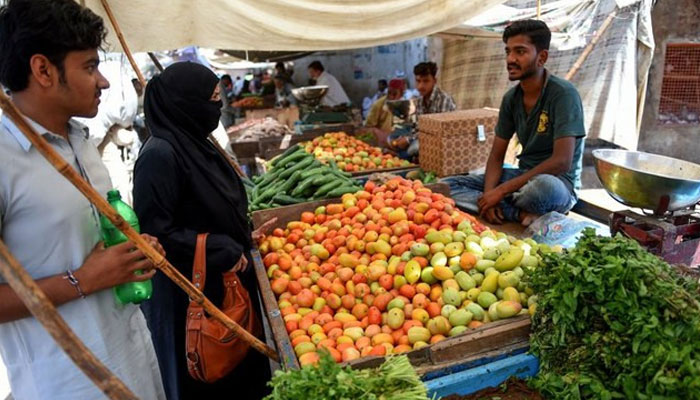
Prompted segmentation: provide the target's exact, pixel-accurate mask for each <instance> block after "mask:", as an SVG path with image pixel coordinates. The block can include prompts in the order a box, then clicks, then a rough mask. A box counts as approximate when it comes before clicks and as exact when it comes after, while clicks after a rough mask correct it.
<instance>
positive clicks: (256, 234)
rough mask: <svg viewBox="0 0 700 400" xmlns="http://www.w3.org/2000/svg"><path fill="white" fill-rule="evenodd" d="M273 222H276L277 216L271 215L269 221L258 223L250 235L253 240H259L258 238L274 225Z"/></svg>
mask: <svg viewBox="0 0 700 400" xmlns="http://www.w3.org/2000/svg"><path fill="white" fill-rule="evenodd" d="M275 222H277V217H273V218H272V219H270V220H269V221H267V222H265V223H264V224H262V225H260V227H259V228H258V229H256V230H254V231H253V233H252V234H251V236H252V237H253V241H255V242H258V241H260V239H262V238H263V236H265V235H267V232H268V231H269V230H270V227H272V225H274V224H275ZM244 258H245V257H244Z"/></svg>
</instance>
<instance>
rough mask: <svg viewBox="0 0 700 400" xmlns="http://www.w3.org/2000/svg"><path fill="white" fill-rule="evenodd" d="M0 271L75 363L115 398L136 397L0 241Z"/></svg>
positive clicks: (101, 388) (108, 395)
mask: <svg viewBox="0 0 700 400" xmlns="http://www.w3.org/2000/svg"><path fill="white" fill-rule="evenodd" d="M0 274H2V276H3V278H5V281H6V282H7V283H8V284H9V285H10V287H11V288H12V290H14V291H15V293H17V296H18V297H19V298H20V300H22V302H23V303H24V305H25V306H26V307H27V308H28V309H29V311H30V312H31V313H32V315H34V317H36V319H37V320H39V322H40V323H41V325H43V326H44V328H45V329H46V331H47V332H48V333H49V335H51V337H53V339H54V340H55V341H56V343H58V345H59V346H60V347H61V348H62V349H63V351H64V352H65V353H66V354H67V355H68V357H70V359H71V360H73V362H74V363H75V365H77V366H78V368H80V370H81V371H83V373H84V374H85V375H87V377H88V378H89V379H90V380H91V381H92V382H93V383H94V384H95V385H96V386H97V387H98V388H100V390H101V391H102V393H104V394H105V396H107V397H109V398H110V399H114V400H117V399H119V400H126V399H133V400H137V399H138V398H137V397H136V396H135V395H134V394H133V393H132V392H131V390H129V388H127V387H126V385H124V383H123V382H122V381H121V380H119V378H117V377H116V376H115V375H114V374H112V372H111V371H110V370H109V369H107V367H105V366H104V364H102V363H101V362H100V360H98V359H97V357H95V355H94V354H92V352H91V351H90V349H88V348H87V347H86V346H85V344H84V343H83V342H82V341H81V340H80V339H79V338H78V336H76V335H75V333H74V332H73V330H71V328H70V326H68V324H67V323H66V321H65V320H64V319H63V318H61V315H60V314H59V313H58V311H56V307H54V305H53V303H51V301H50V300H49V298H48V297H46V294H45V293H44V291H43V290H41V288H40V287H39V285H38V284H37V283H36V282H34V280H33V279H32V277H31V276H30V275H29V274H28V273H27V271H25V270H24V268H23V267H22V265H21V264H20V263H19V261H17V259H16V258H15V257H14V256H13V255H12V253H10V250H9V249H8V248H7V246H6V245H5V243H4V242H3V241H2V240H0Z"/></svg>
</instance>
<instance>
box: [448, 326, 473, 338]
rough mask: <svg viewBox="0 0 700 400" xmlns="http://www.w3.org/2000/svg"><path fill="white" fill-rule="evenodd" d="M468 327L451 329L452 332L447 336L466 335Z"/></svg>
mask: <svg viewBox="0 0 700 400" xmlns="http://www.w3.org/2000/svg"><path fill="white" fill-rule="evenodd" d="M467 329H468V328H467V327H466V326H461V325H460V326H455V327H454V328H452V329H450V332H448V333H447V336H449V337H452V336H457V335H459V334H460V333H464V332H466V331H467Z"/></svg>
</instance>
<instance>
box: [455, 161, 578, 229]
mask: <svg viewBox="0 0 700 400" xmlns="http://www.w3.org/2000/svg"><path fill="white" fill-rule="evenodd" d="M525 172H526V170H523V169H519V168H504V169H503V174H502V175H501V180H500V181H499V184H501V183H503V182H505V181H509V180H511V179H513V178H515V177H517V176H519V175H522V174H524V173H525ZM442 181H443V182H445V183H447V184H448V185H450V194H451V196H452V198H453V199H454V201H455V203H456V204H457V206H458V207H460V208H461V209H463V210H465V211H468V212H471V213H474V214H478V213H479V207H478V205H477V202H478V200H479V197H481V195H482V194H483V193H484V175H457V176H450V177H447V178H444V179H443V180H442ZM577 200H578V199H577V198H576V195H574V193H572V192H571V190H570V189H569V187H568V186H567V185H566V184H565V183H564V182H563V181H562V180H561V179H559V178H557V177H556V176H554V175H546V174H543V175H536V176H535V177H534V178H532V179H530V181H529V182H528V183H526V184H525V185H524V186H523V187H521V188H520V190H518V191H517V192H515V193H512V194H510V195H509V196H507V197H506V198H505V199H503V201H501V203H500V206H501V209H502V210H503V216H504V217H505V219H506V220H507V221H516V222H518V221H520V210H525V211H526V212H529V213H532V214H537V215H543V214H546V213H548V212H550V211H556V212H559V213H562V214H564V213H566V212H568V211H569V210H571V208H573V206H574V205H575V204H576V201H577Z"/></svg>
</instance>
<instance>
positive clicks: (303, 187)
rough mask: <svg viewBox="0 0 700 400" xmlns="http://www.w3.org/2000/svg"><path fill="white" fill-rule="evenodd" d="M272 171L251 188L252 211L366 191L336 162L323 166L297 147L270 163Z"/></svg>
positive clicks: (250, 205)
mask: <svg viewBox="0 0 700 400" xmlns="http://www.w3.org/2000/svg"><path fill="white" fill-rule="evenodd" d="M270 166H271V168H270V170H268V171H267V172H266V173H265V174H263V175H259V176H256V177H255V178H253V182H254V184H255V186H254V187H253V188H252V190H251V189H250V188H248V190H249V198H248V204H249V209H250V211H257V210H264V209H268V208H275V207H281V206H285V205H289V204H297V203H302V202H306V201H313V200H320V199H327V198H334V197H340V196H342V195H344V194H345V193H354V192H357V191H358V190H362V186H361V185H360V184H359V183H358V182H356V181H354V180H352V179H351V178H350V176H351V175H350V174H349V173H347V172H344V171H341V170H340V169H338V166H337V165H336V164H335V163H334V162H332V161H331V162H330V163H329V164H323V163H321V162H320V161H318V160H316V158H315V157H314V156H313V155H312V154H310V153H308V152H306V151H305V150H304V148H303V147H301V146H299V145H294V146H292V147H290V148H289V149H287V151H285V152H284V153H282V154H281V155H280V156H279V157H277V158H276V159H274V160H272V161H271V162H270Z"/></svg>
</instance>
